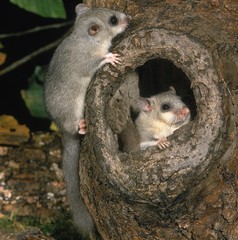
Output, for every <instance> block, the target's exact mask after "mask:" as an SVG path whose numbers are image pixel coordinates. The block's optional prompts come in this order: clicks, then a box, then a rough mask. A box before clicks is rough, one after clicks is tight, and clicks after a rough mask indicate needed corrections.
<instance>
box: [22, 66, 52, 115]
mask: <svg viewBox="0 0 238 240" xmlns="http://www.w3.org/2000/svg"><path fill="white" fill-rule="evenodd" d="M44 79H45V71H44V70H43V69H42V67H40V66H36V68H35V71H34V73H33V75H32V76H31V77H30V79H29V85H28V86H29V87H28V89H27V90H21V96H22V98H23V100H24V102H25V104H26V106H27V108H28V109H29V111H30V113H31V115H32V116H33V117H37V118H48V114H47V112H46V110H45V106H44V102H43V88H42V86H43V83H44Z"/></svg>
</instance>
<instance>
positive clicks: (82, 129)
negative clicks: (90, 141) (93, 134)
mask: <svg viewBox="0 0 238 240" xmlns="http://www.w3.org/2000/svg"><path fill="white" fill-rule="evenodd" d="M78 129H79V130H78V133H79V134H82V135H84V134H86V122H85V120H84V119H81V120H80V121H79V124H78Z"/></svg>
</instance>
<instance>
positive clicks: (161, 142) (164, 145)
mask: <svg viewBox="0 0 238 240" xmlns="http://www.w3.org/2000/svg"><path fill="white" fill-rule="evenodd" d="M157 145H158V147H159V148H160V149H166V148H168V147H169V146H170V142H169V141H167V140H164V139H160V140H158V142H157Z"/></svg>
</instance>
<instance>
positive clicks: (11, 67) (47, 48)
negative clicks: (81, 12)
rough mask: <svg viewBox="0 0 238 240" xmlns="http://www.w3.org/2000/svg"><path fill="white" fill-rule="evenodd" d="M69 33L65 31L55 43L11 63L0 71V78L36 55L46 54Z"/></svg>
mask: <svg viewBox="0 0 238 240" xmlns="http://www.w3.org/2000/svg"><path fill="white" fill-rule="evenodd" d="M69 32H71V29H70V30H69V31H67V32H66V33H65V34H64V35H63V37H62V38H60V39H58V40H56V41H55V42H53V43H50V44H48V45H46V46H44V47H42V48H39V49H38V50H36V51H35V52H32V53H31V54H29V55H27V56H25V57H23V58H22V59H20V60H18V61H16V62H14V63H12V64H11V65H10V66H8V67H6V68H4V69H3V70H1V71H0V76H2V75H4V74H6V73H9V72H10V71H12V70H14V69H15V68H17V67H19V66H21V65H23V64H25V63H26V62H28V61H30V60H31V59H33V58H35V57H37V56H38V55H40V54H42V53H44V52H47V51H49V50H51V49H53V48H55V47H56V46H57V45H58V44H59V43H60V42H61V41H62V39H64V38H65V36H67V35H68V34H69Z"/></svg>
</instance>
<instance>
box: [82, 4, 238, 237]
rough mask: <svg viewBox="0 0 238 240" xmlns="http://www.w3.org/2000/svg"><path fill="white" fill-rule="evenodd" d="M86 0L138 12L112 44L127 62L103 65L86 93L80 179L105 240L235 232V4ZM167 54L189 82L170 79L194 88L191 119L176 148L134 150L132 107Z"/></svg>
mask: <svg viewBox="0 0 238 240" xmlns="http://www.w3.org/2000/svg"><path fill="white" fill-rule="evenodd" d="M85 3H86V4H87V5H88V6H104V7H110V8H114V9H117V10H121V11H124V12H127V13H130V14H131V15H132V17H133V21H132V23H131V26H130V28H128V30H127V32H126V33H125V34H124V35H122V36H120V38H118V39H116V41H115V42H114V45H113V51H115V52H118V53H119V54H120V55H121V56H122V60H123V61H122V64H121V65H120V66H118V67H117V68H115V67H112V66H109V65H107V66H105V67H103V68H102V69H101V70H100V71H99V72H98V74H97V75H96V77H95V79H94V81H93V83H92V84H91V86H90V89H89V92H88V95H87V107H86V119H87V124H88V126H89V127H88V133H87V135H86V136H85V139H84V142H83V150H82V153H81V160H80V161H81V163H80V164H81V170H80V171H81V173H80V176H81V185H82V195H83V197H84V199H85V202H86V204H87V206H88V208H89V210H90V212H91V214H92V216H93V218H94V220H95V223H96V226H97V229H98V231H99V233H100V235H101V237H102V239H105V240H107V239H117V240H120V239H122V240H127V239H128V240H129V239H130V240H131V239H151V240H152V239H153V240H155V239H160V240H161V239H170V240H172V239H176V240H178V239H199V240H200V239H201V240H202V239H209V240H210V239H238V214H237V200H238V198H237V191H238V179H237V166H238V161H237V160H238V151H237V137H238V136H237V126H238V107H237V102H238V79H237V76H238V46H237V39H238V38H237V36H238V4H237V1H236V0H233V1H232V0H230V1H218V0H214V1H206V2H205V1H204V2H203V1H175V0H174V1H173V0H170V1H118V0H117V1H97V0H95V1H93V0H87V1H85ZM161 59H165V60H166V61H168V62H170V63H172V64H173V65H174V68H176V69H181V71H180V72H182V73H183V74H185V75H186V76H185V77H183V78H184V79H185V78H187V79H188V80H189V86H187V82H186V79H185V81H184V82H182V81H181V82H180V81H179V80H178V81H174V80H173V81H172V84H174V85H176V84H177V87H178V90H179V91H180V92H181V95H183V94H184V95H185V96H186V94H187V93H186V92H187V91H190V93H189V94H190V100H191V99H195V103H192V108H193V111H194V119H193V121H192V122H191V123H189V124H188V125H186V126H184V127H183V128H181V129H179V130H178V131H176V133H175V134H174V135H173V136H172V137H171V138H170V139H171V142H172V146H171V147H170V148H168V149H166V150H164V151H161V150H159V149H157V148H151V149H148V150H146V151H136V150H137V147H136V146H137V141H136V140H137V135H136V133H135V130H134V128H133V123H132V119H131V116H130V105H131V104H132V103H133V101H134V100H135V99H136V97H137V96H138V95H139V94H143V91H144V88H146V87H148V85H151V87H150V88H148V93H144V94H145V95H146V94H149V93H150V92H149V90H151V94H152V92H153V90H154V86H155V82H156V80H155V79H154V76H155V75H158V74H159V72H158V70H156V66H154V64H155V65H156V64H157V62H156V61H161ZM147 65H149V70H148V67H146V66H147ZM157 66H161V65H160V64H158V65H157ZM153 71H154V72H155V74H153ZM135 72H139V82H138V81H137V79H136V77H134V76H135ZM147 74H148V76H147V79H146V75H147ZM164 76H166V74H164ZM145 79H146V80H145ZM159 84H160V85H165V86H167V85H168V83H167V82H163V80H161V79H160V80H159ZM169 84H170V83H169ZM190 84H191V85H190ZM185 87H186V88H188V90H186V91H185V93H183V88H185ZM191 90H192V91H191ZM191 94H192V95H191ZM128 139H129V140H128ZM132 141H133V143H132ZM130 143H131V146H132V147H133V151H134V152H130V151H129V150H128V149H129V148H130V147H128V145H129V146H130Z"/></svg>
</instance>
